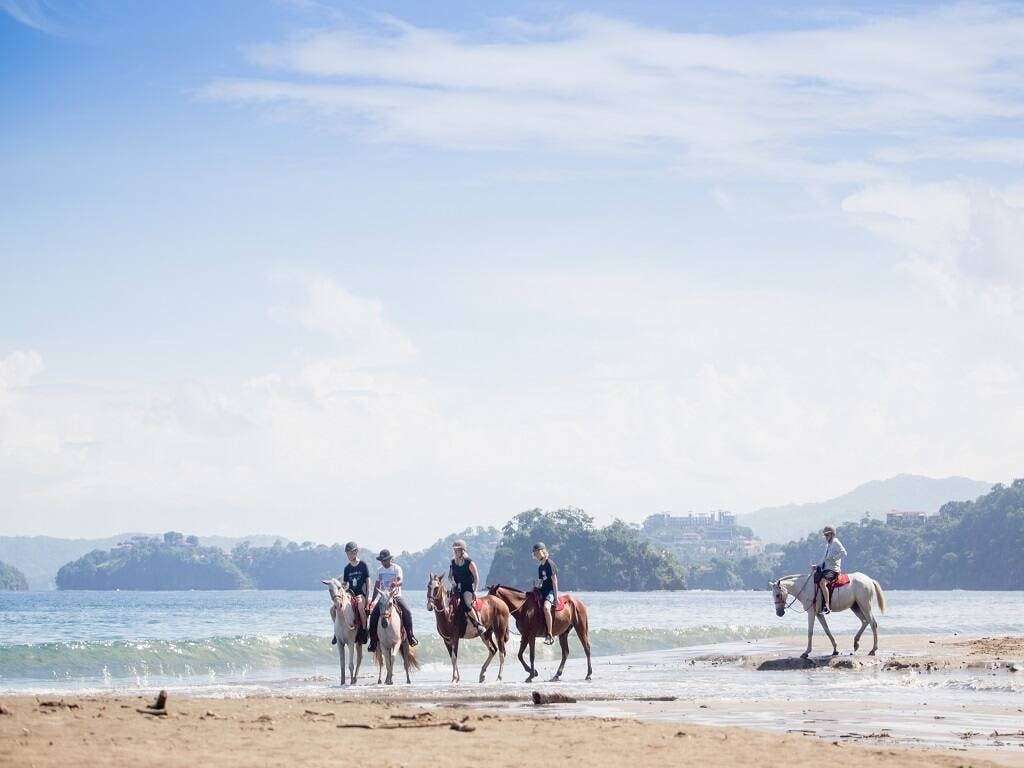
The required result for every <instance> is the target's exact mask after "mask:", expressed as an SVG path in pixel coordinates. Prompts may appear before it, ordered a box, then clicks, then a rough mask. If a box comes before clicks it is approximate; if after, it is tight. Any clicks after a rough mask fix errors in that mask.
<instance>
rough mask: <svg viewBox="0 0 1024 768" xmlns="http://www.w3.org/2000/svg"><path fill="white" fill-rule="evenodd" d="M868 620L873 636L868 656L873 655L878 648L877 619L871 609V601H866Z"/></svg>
mask: <svg viewBox="0 0 1024 768" xmlns="http://www.w3.org/2000/svg"><path fill="white" fill-rule="evenodd" d="M865 613H867V619H868V622H869V623H870V624H871V634H872V636H873V637H874V641H875V642H874V643H873V644H872V646H871V650H870V651H868V656H874V655H875V651H877V650H878V620H877V619H876V618H875V614H874V611H872V610H871V602H870V601H868V605H867V610H866V611H865Z"/></svg>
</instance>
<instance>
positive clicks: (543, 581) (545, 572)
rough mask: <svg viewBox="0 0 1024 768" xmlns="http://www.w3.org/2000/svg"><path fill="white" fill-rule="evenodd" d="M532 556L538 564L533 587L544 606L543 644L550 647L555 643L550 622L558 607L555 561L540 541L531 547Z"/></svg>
mask: <svg viewBox="0 0 1024 768" xmlns="http://www.w3.org/2000/svg"><path fill="white" fill-rule="evenodd" d="M533 556H534V558H535V559H536V560H537V563H538V565H537V580H536V581H535V582H534V584H533V586H534V588H535V589H536V590H537V591H538V592H540V596H541V604H542V605H543V606H544V621H545V623H546V625H547V630H548V633H547V635H546V636H545V638H544V643H545V644H546V645H551V644H552V643H553V642H555V638H554V636H553V635H552V634H551V620H552V613H553V612H554V610H555V606H557V605H558V567H557V566H556V565H555V561H554V560H552V559H551V558H550V557H549V556H548V548H547V547H546V546H544V542H542V541H538V542H537V543H536V544H534V545H533Z"/></svg>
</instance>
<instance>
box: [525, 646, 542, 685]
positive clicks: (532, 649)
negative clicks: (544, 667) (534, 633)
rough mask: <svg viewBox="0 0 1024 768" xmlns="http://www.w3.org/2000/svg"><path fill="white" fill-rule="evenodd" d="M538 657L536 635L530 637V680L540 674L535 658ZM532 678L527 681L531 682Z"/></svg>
mask: <svg viewBox="0 0 1024 768" xmlns="http://www.w3.org/2000/svg"><path fill="white" fill-rule="evenodd" d="M536 657H537V638H536V637H531V638H530V680H533V678H535V677H537V676H538V675H539V674H540V673H539V672H537V666H536V664H535V663H534V659H536ZM530 680H527V681H526V682H530Z"/></svg>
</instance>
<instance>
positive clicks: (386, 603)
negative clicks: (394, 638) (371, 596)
mask: <svg viewBox="0 0 1024 768" xmlns="http://www.w3.org/2000/svg"><path fill="white" fill-rule="evenodd" d="M394 602H395V596H394V595H393V594H392V593H391V590H390V589H385V590H383V591H381V593H380V599H379V600H378V601H377V605H378V607H380V625H381V626H382V627H386V626H387V625H388V622H389V621H391V606H392V605H394Z"/></svg>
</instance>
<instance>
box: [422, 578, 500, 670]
mask: <svg viewBox="0 0 1024 768" xmlns="http://www.w3.org/2000/svg"><path fill="white" fill-rule="evenodd" d="M480 602H481V606H480V610H479V611H477V613H478V614H479V616H480V623H481V624H483V626H484V630H485V631H484V633H483V634H482V635H481V634H479V633H478V632H477V629H476V627H474V626H473V624H472V623H471V622H470V621H468V620H467V617H466V614H465V612H463V611H461V610H459V606H458V605H457V604H453V603H449V601H448V592H447V591H446V590H445V588H444V583H443V582H442V581H441V577H440V576H438V575H436V574H433V573H431V574H430V577H429V578H428V579H427V610H428V611H433V612H434V620H435V621H436V622H437V633H438V634H439V635H440V636H441V639H442V640H443V641H444V647H445V648H447V649H448V655H449V656H450V657H451V660H452V682H453V683H457V682H459V679H460V678H459V640H460V639H462V640H470V639H472V638H474V637H479V638H480V639H481V640H483V643H484V645H485V646H487V661H485V662H484V665H483V667H481V668H480V682H481V683H482V682H484V680H485V679H486V676H487V667H488V666H490V663H491V659H493V658H494V654H496V653H497V654H498V680H499V681H500V680H501V675H502V673H503V672H504V671H505V643H507V642H508V623H509V622H508V617H509V611H508V606H507V605H505V603H504V602H502V601H501V600H500V599H498V598H497V597H492V596H491V595H486V596H484V597H482V598H481V599H480Z"/></svg>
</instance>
